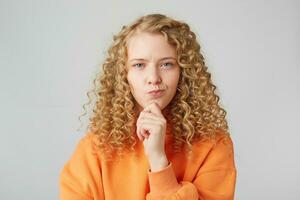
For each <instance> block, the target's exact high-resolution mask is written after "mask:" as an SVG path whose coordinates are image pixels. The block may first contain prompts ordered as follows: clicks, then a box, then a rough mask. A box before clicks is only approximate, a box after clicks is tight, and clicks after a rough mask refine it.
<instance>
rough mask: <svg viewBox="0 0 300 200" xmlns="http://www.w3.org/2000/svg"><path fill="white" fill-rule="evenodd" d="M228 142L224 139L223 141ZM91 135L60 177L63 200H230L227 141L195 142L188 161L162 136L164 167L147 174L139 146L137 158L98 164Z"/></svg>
mask: <svg viewBox="0 0 300 200" xmlns="http://www.w3.org/2000/svg"><path fill="white" fill-rule="evenodd" d="M226 138H227V140H226ZM94 139H95V137H94V135H93V134H92V133H88V134H86V135H85V136H84V137H83V138H82V139H81V140H80V141H79V143H78V144H77V146H76V148H75V151H74V153H73V154H72V156H71V158H70V159H69V160H68V162H67V163H66V164H65V165H64V167H63V169H62V171H61V173H60V180H59V181H60V182H59V184H60V199H62V200H87V199H93V200H104V199H105V200H119V199H122V200H124V199H125V200H143V199H144V200H145V199H146V200H162V199H163V200H177V199H178V200H179V199H181V200H187V199H188V200H196V199H201V200H204V199H205V200H231V199H234V191H235V183H236V174H237V172H236V168H235V162H234V151H233V143H232V140H231V138H230V137H226V136H225V135H223V134H218V135H217V143H216V145H213V142H212V141H206V142H198V143H196V144H194V145H193V152H194V156H193V157H192V159H191V160H187V159H186V157H185V156H184V155H183V154H178V153H177V154H175V153H173V151H172V148H171V145H170V143H171V141H172V138H171V136H169V135H167V136H166V143H165V151H166V154H167V158H168V160H169V161H170V163H169V165H168V166H167V167H166V168H164V169H162V170H161V171H158V172H151V171H150V170H149V163H148V160H147V158H146V157H145V155H144V149H143V144H142V142H139V143H138V145H137V147H136V153H137V154H136V156H133V155H132V154H130V155H127V156H126V157H124V158H123V159H114V160H113V161H111V162H103V160H102V159H101V155H100V154H99V153H98V152H97V151H96V147H95V144H94V142H93V141H94Z"/></svg>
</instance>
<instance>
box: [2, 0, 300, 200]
mask: <svg viewBox="0 0 300 200" xmlns="http://www.w3.org/2000/svg"><path fill="white" fill-rule="evenodd" d="M0 2H1V3H0V101H1V102H0V112H1V115H0V134H1V138H0V162H1V163H0V199H5V200H10V199H28V200H33V199H44V200H46V199H49V200H52V199H58V194H59V186H58V178H59V173H60V170H61V169H62V167H63V165H64V163H65V162H66V161H67V159H69V158H70V156H71V154H72V152H73V150H74V148H75V145H76V143H77V142H78V140H79V139H80V138H81V137H82V136H83V135H84V126H86V123H87V118H86V117H84V118H83V119H82V120H83V121H84V126H83V128H82V130H81V131H76V129H77V128H78V127H80V121H78V116H79V115H80V114H81V113H82V112H83V109H82V105H83V104H84V103H86V102H87V101H88V98H87V96H86V92H87V91H88V90H89V89H91V87H92V80H93V78H94V75H95V72H97V70H98V69H99V64H101V62H102V61H103V59H104V56H105V55H106V50H107V48H108V46H109V45H110V44H111V42H112V36H113V34H116V33H118V32H119V31H120V30H121V27H122V26H123V25H126V24H128V23H130V22H132V21H133V20H134V19H136V18H137V17H140V16H142V15H144V14H150V13H162V14H166V15H168V16H170V17H173V18H175V19H178V20H183V21H185V22H187V23H188V24H189V25H190V26H191V28H192V30H193V31H194V32H195V33H196V34H197V36H198V41H199V43H200V45H201V47H202V50H201V51H202V53H203V55H204V57H205V59H206V63H207V65H208V67H209V71H210V72H211V73H212V79H213V82H214V84H215V85H216V86H217V88H218V89H217V92H218V94H219V95H220V102H221V104H222V105H223V106H224V108H225V110H226V111H227V113H228V114H227V119H228V122H229V127H230V132H231V135H232V139H233V141H234V145H235V146H234V147H235V161H236V166H237V170H238V177H237V185H236V193H235V196H236V198H235V199H238V200H239V199H241V200H253V199H261V200H265V199H272V200H277V199H278V200H279V199H289V200H290V199H291V200H296V199H300V189H299V186H300V173H299V169H300V156H299V155H298V154H299V152H300V151H299V150H300V149H299V148H300V147H299V145H300V142H299V139H300V136H299V135H300V131H299V128H297V125H299V123H300V119H299V111H300V105H299V102H300V92H299V91H300V78H299V75H300V74H299V72H300V69H299V67H300V66H299V64H300V60H299V52H300V39H299V36H300V3H299V1H296V0H294V1H292V0H281V1H279V0H277V1H271V0H270V1H260V0H252V1H250V0H248V1H238V0H236V1H233V0H230V1H216V0H206V1H204V0H202V1H199V0H197V1H196V0H195V1H188V0H186V1H179V0H178V1H174V0H173V1H168V0H164V1H158V0H152V1H146V0H144V1H121V0H120V1H116V0H115V1H106V2H105V1H96V0H89V1H78V0H72V1H71V0H70V1H67V0H64V1H63V0H51V1H50V0H48V1H44V0H36V1H34V0H21V1H16V0H10V1H8V0H6V1H4V0H1V1H0Z"/></svg>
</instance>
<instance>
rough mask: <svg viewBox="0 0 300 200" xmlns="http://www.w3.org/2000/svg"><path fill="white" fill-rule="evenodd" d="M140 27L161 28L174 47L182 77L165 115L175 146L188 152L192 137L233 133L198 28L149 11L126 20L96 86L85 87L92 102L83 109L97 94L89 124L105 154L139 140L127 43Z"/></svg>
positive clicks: (145, 29)
mask: <svg viewBox="0 0 300 200" xmlns="http://www.w3.org/2000/svg"><path fill="white" fill-rule="evenodd" d="M137 32H149V33H160V34H162V35H163V36H164V37H165V38H166V39H167V41H168V42H169V44H171V45H173V46H174V48H176V53H177V62H178V64H179V67H180V78H179V82H178V85H177V91H176V94H175V96H174V97H173V99H172V101H171V102H170V103H169V105H168V106H167V107H168V110H169V111H168V113H167V115H166V116H165V117H166V119H167V130H168V133H171V134H172V136H173V138H174V140H173V144H172V145H173V149H174V152H181V151H182V150H183V149H185V150H187V151H188V152H190V150H191V146H192V144H193V143H194V142H196V141H199V140H206V139H214V138H215V135H216V133H217V131H219V132H222V133H224V134H227V135H228V136H229V132H228V126H227V121H226V119H225V116H226V111H225V110H224V109H223V108H221V107H220V105H219V96H218V95H217V94H216V93H215V90H216V86H215V85H214V84H213V83H212V81H211V74H210V73H209V72H208V71H207V66H206V65H205V62H204V58H203V55H202V54H201V53H200V45H199V43H198V42H197V40H196V35H195V33H194V32H192V31H191V30H190V27H189V25H188V24H186V23H184V22H181V21H177V20H174V19H172V18H170V17H167V16H165V15H162V14H149V15H145V16H142V17H140V18H138V19H137V20H136V21H135V22H133V23H132V24H131V25H130V26H123V28H122V30H121V31H120V32H119V33H118V34H117V35H114V37H113V44H112V45H111V46H110V48H109V50H108V56H107V58H106V59H105V61H104V62H103V64H102V72H101V71H100V72H99V73H98V74H97V75H96V78H95V79H94V81H93V86H94V88H93V89H92V90H90V91H89V92H88V93H87V96H88V97H89V102H88V103H86V104H84V105H83V108H84V110H85V113H84V114H83V115H85V114H86V106H87V105H88V104H90V103H91V102H92V97H91V95H92V94H94V96H95V98H96V102H95V105H94V107H93V113H92V115H91V117H90V118H89V120H90V123H89V125H88V129H89V132H92V133H93V134H95V135H96V136H97V141H98V142H97V146H98V147H99V150H100V151H101V152H102V154H103V155H106V156H108V157H109V156H112V154H114V153H117V154H123V153H124V152H132V150H134V146H135V144H136V143H137V136H136V134H135V131H136V126H135V123H136V120H137V116H135V105H136V101H135V99H134V98H133V96H132V94H131V92H130V88H129V83H128V81H127V78H126V75H127V68H126V63H127V60H126V59H127V50H126V47H127V43H128V40H129V39H130V38H131V37H132V36H133V35H134V34H136V33H137ZM83 115H81V116H83ZM81 116H80V117H81ZM80 117H79V120H80Z"/></svg>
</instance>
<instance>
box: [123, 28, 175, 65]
mask: <svg viewBox="0 0 300 200" xmlns="http://www.w3.org/2000/svg"><path fill="white" fill-rule="evenodd" d="M127 54H128V59H131V58H133V57H134V58H147V57H153V58H158V57H176V49H175V47H174V46H172V45H171V44H169V43H168V42H167V40H166V38H165V37H164V36H163V35H162V34H159V33H147V32H142V33H137V34H135V35H133V36H131V37H130V38H129V40H128V43H127Z"/></svg>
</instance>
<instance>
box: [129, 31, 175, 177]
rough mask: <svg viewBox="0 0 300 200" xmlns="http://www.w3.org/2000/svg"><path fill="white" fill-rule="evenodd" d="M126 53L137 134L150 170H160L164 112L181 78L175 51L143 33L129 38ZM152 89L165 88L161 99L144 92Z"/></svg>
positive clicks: (157, 36)
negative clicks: (134, 105) (134, 104)
mask: <svg viewBox="0 0 300 200" xmlns="http://www.w3.org/2000/svg"><path fill="white" fill-rule="evenodd" d="M127 53H128V54H127V55H128V56H127V68H128V73H127V80H128V83H129V85H130V90H131V93H132V95H133V96H134V99H135V101H136V114H137V115H136V116H138V119H137V123H136V126H137V133H136V134H137V136H138V138H139V139H140V140H141V141H143V145H144V150H145V154H146V156H147V158H148V161H149V163H150V167H151V171H153V172H155V171H159V170H161V169H163V168H165V167H166V166H167V165H168V160H167V156H166V154H165V149H164V143H165V134H166V124H167V121H166V119H165V117H164V115H163V113H164V112H163V111H165V110H166V109H167V106H168V104H169V103H170V102H171V100H172V98H173V97H174V96H175V94H176V89H177V85H178V81H179V77H180V68H179V66H178V64H177V61H176V50H175V48H174V47H173V46H171V45H170V44H169V43H168V42H167V41H166V40H165V38H164V37H163V35H161V34H153V33H146V32H142V33H138V34H136V35H133V36H132V37H131V38H130V39H129V41H128V46H127ZM163 58H167V59H163ZM155 88H159V89H164V93H163V95H162V96H161V97H159V98H153V97H152V96H151V95H150V94H148V93H147V91H149V90H151V89H155Z"/></svg>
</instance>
